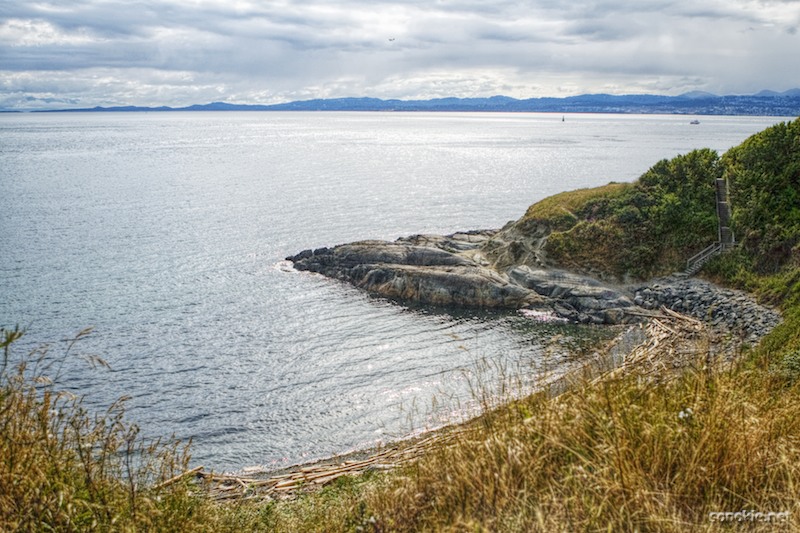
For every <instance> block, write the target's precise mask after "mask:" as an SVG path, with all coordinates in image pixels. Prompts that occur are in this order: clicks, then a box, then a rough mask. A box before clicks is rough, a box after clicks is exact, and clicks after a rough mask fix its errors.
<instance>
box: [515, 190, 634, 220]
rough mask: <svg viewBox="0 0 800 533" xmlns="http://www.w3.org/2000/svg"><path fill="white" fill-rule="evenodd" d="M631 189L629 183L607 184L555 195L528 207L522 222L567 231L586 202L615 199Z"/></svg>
mask: <svg viewBox="0 0 800 533" xmlns="http://www.w3.org/2000/svg"><path fill="white" fill-rule="evenodd" d="M631 187H633V185H632V184H630V183H609V184H607V185H603V186H601V187H593V188H589V189H577V190H574V191H567V192H562V193H559V194H555V195H553V196H549V197H547V198H545V199H543V200H540V201H539V202H537V203H535V204H533V205H532V206H530V207H529V208H528V210H527V211H526V213H525V216H524V217H523V220H538V221H546V222H548V223H549V224H551V225H552V226H553V229H561V230H564V229H568V228H569V227H571V226H572V225H573V224H574V223H575V222H577V220H578V218H577V217H576V216H575V214H574V213H576V212H578V211H580V210H581V209H582V208H583V207H584V206H585V205H586V203H587V202H589V201H590V200H593V201H596V200H601V199H609V198H615V197H617V196H620V195H622V194H623V193H624V192H625V191H627V190H629V189H630V188H631ZM562 226H563V227H562Z"/></svg>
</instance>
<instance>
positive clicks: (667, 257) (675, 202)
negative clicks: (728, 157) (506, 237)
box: [523, 149, 721, 279]
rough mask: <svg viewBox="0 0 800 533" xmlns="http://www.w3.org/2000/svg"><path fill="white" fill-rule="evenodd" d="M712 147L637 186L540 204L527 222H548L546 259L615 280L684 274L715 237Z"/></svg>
mask: <svg viewBox="0 0 800 533" xmlns="http://www.w3.org/2000/svg"><path fill="white" fill-rule="evenodd" d="M720 175H721V167H720V161H719V157H718V156H717V154H716V152H714V151H712V150H707V149H704V150H695V151H693V152H691V153H689V154H686V155H682V156H678V157H676V158H674V159H671V160H663V161H660V162H659V163H657V164H656V165H655V166H653V167H652V168H651V169H650V170H648V171H647V172H646V173H645V174H644V175H643V176H642V177H641V178H639V180H638V181H636V182H634V183H633V184H626V185H622V184H610V185H606V186H603V187H598V188H596V189H584V190H582V191H573V192H567V193H562V194H558V195H556V196H553V197H551V198H548V199H545V200H543V201H542V202H539V203H537V204H534V205H533V206H531V207H530V208H529V209H528V212H527V213H526V214H525V217H524V219H523V220H524V221H526V222H538V223H543V224H546V225H548V226H549V227H550V228H551V229H552V233H551V234H550V237H549V238H548V240H547V244H546V245H545V251H546V253H547V257H548V259H550V260H551V261H553V262H555V263H557V264H559V265H562V266H564V267H566V268H572V269H576V270H584V271H589V272H594V273H599V274H601V275H610V276H613V277H617V278H622V277H625V276H632V277H635V278H641V279H644V278H648V277H651V276H653V275H656V274H662V273H666V272H672V271H674V270H676V269H681V268H682V267H683V264H684V263H685V261H686V258H687V257H689V256H691V255H693V254H694V253H695V252H697V251H698V250H701V249H702V248H704V247H706V246H707V245H708V244H709V243H711V242H713V241H714V240H716V236H717V219H716V205H715V200H714V198H715V196H714V194H715V193H714V180H715V179H716V178H717V177H719V176H720Z"/></svg>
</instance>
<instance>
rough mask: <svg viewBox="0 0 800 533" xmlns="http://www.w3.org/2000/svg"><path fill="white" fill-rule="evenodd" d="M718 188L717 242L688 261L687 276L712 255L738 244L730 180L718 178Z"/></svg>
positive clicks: (699, 267) (698, 269)
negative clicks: (733, 218) (733, 226)
mask: <svg viewBox="0 0 800 533" xmlns="http://www.w3.org/2000/svg"><path fill="white" fill-rule="evenodd" d="M716 189H717V198H716V199H717V219H718V220H719V232H718V236H717V242H715V243H713V244H710V245H709V246H707V247H706V248H705V249H703V250H701V251H700V252H698V253H697V254H695V255H693V256H692V257H690V258H689V259H688V260H687V261H686V270H684V273H685V274H686V275H687V276H694V275H695V274H697V273H698V272H699V271H700V269H701V268H703V265H705V264H706V263H707V262H708V261H709V260H710V259H711V258H712V257H716V256H718V255H719V254H721V253H722V252H724V251H725V250H728V249H730V248H733V247H734V246H736V239H735V237H734V235H733V230H732V229H731V227H730V224H731V204H730V200H729V197H728V182H727V181H725V179H724V178H719V179H717V180H716Z"/></svg>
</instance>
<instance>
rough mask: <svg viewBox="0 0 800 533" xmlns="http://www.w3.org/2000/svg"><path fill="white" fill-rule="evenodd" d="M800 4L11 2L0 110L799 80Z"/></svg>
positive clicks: (731, 90) (721, 88)
mask: <svg viewBox="0 0 800 533" xmlns="http://www.w3.org/2000/svg"><path fill="white" fill-rule="evenodd" d="M799 28H800V0H783V1H781V0H760V1H749V0H724V1H723V0H719V1H718V0H693V1H675V0H637V1H623V0H596V1H590V0H571V1H564V0H528V1H526V0H522V1H513V2H512V1H508V0H497V1H494V2H486V1H478V0H409V1H406V2H400V1H382V0H377V1H376V0H344V1H339V2H331V1H326V0H271V1H262V2H257V1H250V0H172V1H169V0H162V1H157V0H131V1H128V0H58V1H50V2H47V1H42V2H40V1H37V0H5V1H4V2H3V3H2V4H0V108H45V107H57V108H64V107H91V106H95V105H103V106H110V105H128V104H131V105H170V106H182V105H189V104H194V103H207V102H211V101H228V102H235V103H251V104H255V103H261V104H269V103H279V102H285V101H290V100H302V99H309V98H333V97H342V96H372V97H377V98H403V99H412V98H414V99H415V98H432V97H442V96H458V97H470V96H492V95H496V94H503V95H508V96H513V97H517V98H530V97H537V96H570V95H576V94H582V93H593V92H605V93H611V94H627V93H658V94H672V95H676V94H680V93H683V92H686V91H690V90H705V91H710V92H714V93H717V94H749V93H753V92H756V91H759V90H761V89H773V90H778V91H784V90H787V89H790V88H794V87H798V86H800V31H798V29H799Z"/></svg>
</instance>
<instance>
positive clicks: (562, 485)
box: [0, 332, 800, 532]
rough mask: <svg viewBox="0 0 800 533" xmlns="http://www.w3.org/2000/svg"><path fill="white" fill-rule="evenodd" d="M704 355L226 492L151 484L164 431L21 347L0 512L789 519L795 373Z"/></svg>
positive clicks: (310, 522)
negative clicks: (342, 463) (137, 422)
mask: <svg viewBox="0 0 800 533" xmlns="http://www.w3.org/2000/svg"><path fill="white" fill-rule="evenodd" d="M4 334H5V335H6V338H7V339H8V334H9V332H4ZM6 344H8V343H6ZM655 344H658V343H654V345H655ZM659 345H660V346H663V345H664V344H663V343H661V344H659ZM701 348H702V346H701ZM670 349H671V348H670ZM707 359H708V357H707V352H706V351H704V350H702V349H700V350H698V351H697V352H696V354H694V355H692V354H690V355H688V356H685V357H684V360H685V361H687V362H688V363H690V364H689V365H688V366H684V371H683V372H681V373H676V374H672V375H670V374H668V373H658V374H653V373H646V372H637V371H633V372H629V373H625V374H621V373H615V374H611V375H609V376H606V377H605V378H604V379H599V380H596V379H595V380H592V379H589V378H588V377H587V378H585V379H579V380H577V381H576V383H574V384H573V386H572V387H571V388H569V389H568V391H567V392H565V393H563V394H561V395H560V396H558V397H556V398H553V397H552V396H551V395H547V394H544V393H542V394H537V395H533V396H530V397H527V398H524V399H521V400H516V401H513V402H510V403H508V404H507V405H504V406H501V407H495V405H494V404H493V405H492V406H491V407H492V409H489V410H487V412H486V413H485V414H484V415H483V416H481V417H480V418H478V419H477V420H475V421H474V422H472V423H471V424H468V425H466V426H464V428H463V429H462V430H461V431H459V432H457V436H456V437H455V438H454V439H450V440H448V441H447V442H446V444H443V445H441V446H435V447H433V448H432V449H431V450H429V452H428V453H427V454H426V455H424V456H423V457H422V458H421V459H419V460H418V461H416V462H413V463H411V464H410V465H408V466H405V467H403V468H401V469H399V470H397V471H394V472H391V473H388V474H378V473H368V474H365V475H362V476H359V477H349V476H348V477H343V478H341V479H339V480H337V481H336V482H334V483H333V484H332V485H330V486H328V487H326V488H325V489H323V490H322V491H318V492H313V493H309V494H302V495H300V496H299V497H297V498H294V499H291V500H285V501H284V500H278V501H269V502H249V501H235V502H230V503H226V504H219V503H216V502H214V501H212V500H211V499H210V498H208V497H204V496H203V495H202V492H200V491H199V489H200V486H199V485H194V484H192V482H190V481H188V480H187V481H181V482H177V483H174V484H172V485H170V486H169V487H167V488H165V489H162V490H156V489H155V488H154V487H155V486H156V485H157V484H158V483H161V482H162V481H163V480H165V479H168V478H170V477H171V476H172V475H174V474H176V473H179V472H180V471H181V470H182V469H184V468H186V466H187V465H186V456H185V455H182V454H181V450H179V449H178V448H177V447H176V445H175V444H172V445H170V446H159V445H153V444H151V445H144V444H142V443H141V441H140V439H139V438H138V436H137V430H136V428H135V427H130V426H126V425H125V424H124V422H123V419H122V415H123V412H122V409H121V407H120V406H115V407H114V408H112V409H111V410H110V411H109V412H108V413H107V414H106V415H105V416H102V417H89V416H88V415H87V414H86V413H85V411H84V410H83V409H82V408H81V407H80V402H79V401H77V400H74V399H71V398H68V397H66V396H64V395H63V394H59V393H58V392H56V390H55V388H54V387H53V386H52V385H46V384H43V385H37V384H36V382H37V381H38V382H42V383H44V381H45V380H42V379H36V378H34V379H33V380H31V378H32V377H34V376H33V375H32V374H30V370H29V369H30V365H29V364H28V365H27V366H26V363H25V362H23V363H21V365H22V366H20V363H18V364H15V365H9V368H11V369H12V370H10V371H7V372H5V371H4V374H3V376H4V378H3V379H4V381H3V387H2V396H0V400H1V401H0V424H2V428H0V429H2V434H1V435H2V437H0V530H4V531H5V530H9V531H14V530H23V531H47V530H54V531H87V530H99V531H110V530H113V531H134V530H142V531H220V532H225V531H292V532H295V531H325V532H328V531H330V532H335V531H511V532H513V531H548V532H549V531H717V530H730V528H729V527H728V526H727V525H725V524H720V523H719V522H714V521H712V520H710V518H709V516H710V515H709V513H715V512H738V511H742V510H746V511H750V510H752V511H760V512H765V513H766V512H784V511H787V512H789V513H790V523H788V524H783V525H780V524H779V525H778V526H776V524H765V523H758V522H748V523H747V524H746V530H748V531H760V530H763V531H775V530H776V527H778V530H780V529H781V528H783V530H788V529H790V528H792V527H796V526H797V517H798V516H800V484H799V483H798V481H800V417H798V416H797V405H800V380H798V381H794V382H792V381H787V380H786V379H785V378H783V377H780V376H776V374H775V373H774V372H773V371H772V370H771V365H770V359H769V358H767V357H763V358H762V357H760V356H758V354H756V353H754V354H751V356H750V357H748V358H746V359H744V360H743V362H742V363H741V364H738V365H736V366H733V367H730V368H710V367H709V366H707ZM29 363H30V361H29ZM667 375H670V377H669V379H667V378H665V376H667ZM40 377H41V376H40ZM479 397H480V396H479ZM735 527H736V528H737V530H738V529H739V528H740V525H735Z"/></svg>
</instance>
